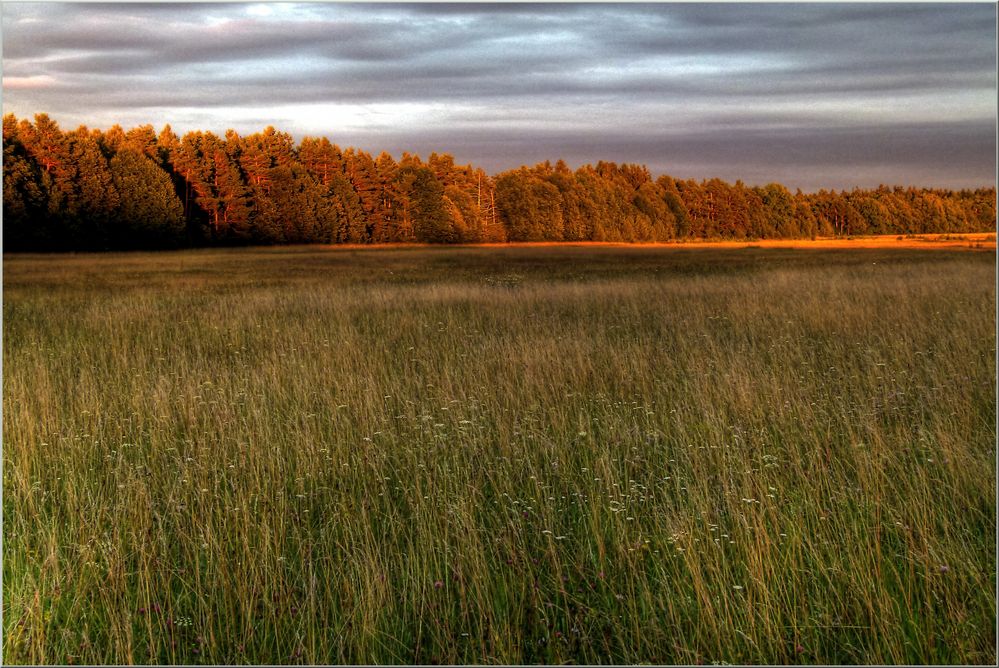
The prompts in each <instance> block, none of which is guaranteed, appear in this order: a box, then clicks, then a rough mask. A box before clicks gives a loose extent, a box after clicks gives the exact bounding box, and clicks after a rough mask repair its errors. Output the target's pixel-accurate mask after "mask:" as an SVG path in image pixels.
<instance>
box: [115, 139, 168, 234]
mask: <svg viewBox="0 0 999 668" xmlns="http://www.w3.org/2000/svg"><path fill="white" fill-rule="evenodd" d="M110 166H111V177H112V180H113V182H114V186H115V189H116V190H117V191H118V194H119V196H120V198H121V199H120V203H119V206H118V211H117V212H116V215H115V221H116V227H117V230H116V232H117V234H116V235H115V237H116V239H117V240H118V242H119V243H120V245H122V246H125V247H136V246H138V247H147V248H162V247H172V246H176V245H178V244H179V243H180V242H181V241H182V240H183V235H184V215H183V214H184V210H183V207H182V206H181V204H180V201H179V200H178V199H177V196H176V194H175V193H174V190H173V184H172V183H171V182H170V177H169V176H168V175H167V174H166V172H164V171H163V170H161V169H160V168H159V167H157V166H156V163H154V162H153V161H152V160H151V159H149V158H147V157H146V156H145V155H143V154H141V153H139V152H137V151H135V150H133V149H130V148H123V149H122V150H121V151H119V152H118V153H116V154H115V156H114V157H113V158H112V159H111V165H110Z"/></svg>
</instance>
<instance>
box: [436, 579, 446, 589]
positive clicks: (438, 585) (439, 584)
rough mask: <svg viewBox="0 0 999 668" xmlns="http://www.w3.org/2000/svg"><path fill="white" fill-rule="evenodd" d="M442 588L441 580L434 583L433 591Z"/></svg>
mask: <svg viewBox="0 0 999 668" xmlns="http://www.w3.org/2000/svg"><path fill="white" fill-rule="evenodd" d="M443 586H444V582H443V581H442V580H437V581H436V582H434V589H440V588H441V587H443Z"/></svg>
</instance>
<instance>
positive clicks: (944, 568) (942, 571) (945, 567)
mask: <svg viewBox="0 0 999 668" xmlns="http://www.w3.org/2000/svg"><path fill="white" fill-rule="evenodd" d="M949 570H950V566H948V565H947V564H944V565H943V566H941V567H940V572H941V573H946V572H947V571H949Z"/></svg>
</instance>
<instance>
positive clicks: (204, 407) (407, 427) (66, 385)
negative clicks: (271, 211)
mask: <svg viewBox="0 0 999 668" xmlns="http://www.w3.org/2000/svg"><path fill="white" fill-rule="evenodd" d="M994 285H995V257H994V255H993V254H983V253H975V252H968V251H966V252H950V251H895V252H892V251H839V252H822V253H810V252H807V251H786V250H784V251H781V250H752V249H750V250H733V251H725V252H721V251H719V252H711V251H705V250H649V249H645V250H643V249H622V248H617V249H585V250H584V249H543V248H542V249H490V250H482V249H477V250H473V249H464V250H462V249H447V250H443V251H441V250H393V251H378V250H371V251H346V250H344V251H331V252H316V251H311V250H301V249H281V250H271V251H252V250H247V251H229V252H219V251H211V252H185V253H168V254H159V255H152V254H151V255H110V256H100V257H98V256H60V257H45V256H35V257H33V256H9V257H6V258H5V259H4V287H5V293H4V307H3V314H4V319H3V333H4V343H3V355H4V356H3V362H4V366H3V391H4V393H3V408H4V411H3V437H4V439H3V483H4V488H3V510H4V523H3V538H4V543H3V574H4V580H3V583H4V590H3V606H4V622H3V625H4V629H3V631H4V640H3V658H4V660H6V661H8V662H38V663H64V662H79V663H133V662H134V663H200V662H211V663H235V664H238V663H260V662H275V663H412V662H445V663H497V662H502V663H536V662H543V663H559V662H566V661H571V662H577V663H610V662H614V663H631V662H654V663H700V662H713V661H727V662H744V663H818V662H830V663H891V664H895V663H907V662H914V663H994V662H995V660H996V647H995V636H994V629H995V621H996V608H995V595H994V591H995V584H996V581H995V576H996V554H995V547H994V534H995V529H996V508H995V505H994V497H995V484H996V475H995V456H996V451H995V449H996V447H995V446H996V444H995V441H994V427H995V412H996V393H995V379H996V369H995V316H994V313H995V287H994Z"/></svg>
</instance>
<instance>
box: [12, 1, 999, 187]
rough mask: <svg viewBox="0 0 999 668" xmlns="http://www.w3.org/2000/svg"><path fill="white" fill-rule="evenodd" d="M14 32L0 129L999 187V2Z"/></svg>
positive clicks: (195, 7) (343, 15)
mask: <svg viewBox="0 0 999 668" xmlns="http://www.w3.org/2000/svg"><path fill="white" fill-rule="evenodd" d="M2 13H3V58H4V60H3V66H4V110H5V111H9V112H13V113H16V114H19V115H31V114H33V113H35V112H37V111H46V112H48V113H49V114H50V115H52V116H53V117H54V118H56V119H58V120H60V121H61V122H64V124H66V125H75V124H77V123H88V124H90V125H98V126H106V125H110V124H111V123H114V122H122V123H123V124H129V123H136V122H152V123H154V124H163V123H165V122H171V123H173V124H174V126H175V127H176V128H178V129H192V128H194V127H202V128H206V129H212V130H215V131H217V132H222V131H224V130H225V128H226V127H229V126H233V127H238V128H239V127H246V125H247V124H248V123H250V122H251V121H255V120H260V121H262V122H263V121H265V122H266V123H271V122H273V123H274V124H279V123H281V124H283V127H285V128H287V129H288V130H290V131H292V132H294V133H296V134H298V135H301V134H303V133H306V132H309V133H316V132H323V133H329V134H331V135H333V136H337V135H342V136H345V137H353V138H356V140H357V142H358V144H359V145H360V146H362V147H363V148H368V149H370V150H374V149H379V150H381V148H384V147H390V150H392V151H394V152H396V153H398V152H399V151H401V150H404V149H407V150H419V151H427V150H446V149H447V147H448V146H455V147H456V148H455V149H454V150H455V151H456V152H458V153H461V155H462V157H463V158H464V159H466V160H468V161H474V162H477V163H481V164H483V165H485V166H487V167H489V168H491V169H496V170H498V169H504V168H508V167H513V166H516V165H519V164H521V163H525V162H532V161H535V160H539V159H543V158H552V159H554V158H557V157H565V158H568V159H571V160H575V161H577V162H580V161H588V160H597V159H601V158H603V159H614V160H618V161H623V160H631V161H641V162H647V163H649V165H650V166H651V167H653V168H656V169H661V170H666V171H669V170H672V171H673V172H675V173H677V174H678V175H681V176H682V175H683V174H685V173H686V174H690V175H703V176H710V175H719V176H725V177H726V178H739V177H740V176H741V177H742V178H743V179H744V180H746V181H747V182H748V181H757V180H760V179H763V180H768V179H771V178H778V177H780V178H782V179H783V180H785V181H787V182H788V183H790V184H792V185H803V186H804V187H818V186H820V185H829V186H834V187H842V186H843V185H846V184H848V185H854V184H853V183H850V181H851V179H857V178H863V179H866V180H865V181H862V182H861V183H859V185H871V182H870V181H871V179H874V180H886V181H891V182H906V183H908V182H915V181H925V180H926V179H928V178H931V177H932V178H934V179H936V181H934V182H939V183H946V184H951V185H953V184H957V183H959V182H961V180H962V179H964V181H965V182H967V184H968V185H979V184H983V183H988V184H991V183H994V180H995V169H994V168H995V120H996V102H995V94H996V72H995V60H996V41H995V39H996V7H995V5H985V4H946V5H933V4H844V5H837V4H779V5H755V4H744V3H736V4H726V5H723V4H675V5H659V4H578V5H567V4H549V5H538V4H516V3H500V4H468V5H462V4H410V5H406V4H394V5H389V4H368V5H365V4H353V3H338V4H302V5H290V4H276V3H275V4H260V5H243V4H190V5H187V4H184V5H182V4H171V3H167V4H134V5H133V4H62V5H60V4H50V3H11V2H5V3H3V5H2ZM268 113H272V114H273V118H269V117H268ZM185 124H187V125H189V126H190V127H188V128H185V127H184V126H185ZM442 127H444V128H447V129H446V130H441V128H442ZM434 142H441V143H440V144H435V143H434ZM663 156H672V157H670V158H668V159H667V158H665V157H663ZM684 170H686V171H684ZM769 174H772V175H774V176H773V177H770V176H767V175H769Z"/></svg>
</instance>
